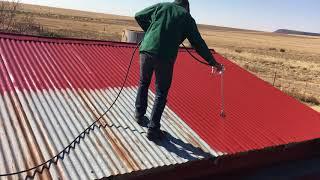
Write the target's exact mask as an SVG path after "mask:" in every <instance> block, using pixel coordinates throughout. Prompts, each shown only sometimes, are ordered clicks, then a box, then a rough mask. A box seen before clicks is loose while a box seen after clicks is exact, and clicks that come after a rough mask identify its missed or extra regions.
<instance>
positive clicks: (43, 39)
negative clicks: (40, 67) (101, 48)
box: [0, 32, 137, 47]
mask: <svg viewBox="0 0 320 180" xmlns="http://www.w3.org/2000/svg"><path fill="white" fill-rule="evenodd" d="M0 38H6V39H13V40H21V41H36V42H53V43H65V44H87V45H110V46H125V47H135V46H136V45H137V43H127V42H120V41H119V42H118V41H104V40H93V39H80V38H57V37H45V36H37V35H25V34H16V33H5V32H0Z"/></svg>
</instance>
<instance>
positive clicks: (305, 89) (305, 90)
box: [303, 82, 308, 96]
mask: <svg viewBox="0 0 320 180" xmlns="http://www.w3.org/2000/svg"><path fill="white" fill-rule="evenodd" d="M307 87H308V82H306V86H305V88H304V94H303V96H306V92H307Z"/></svg>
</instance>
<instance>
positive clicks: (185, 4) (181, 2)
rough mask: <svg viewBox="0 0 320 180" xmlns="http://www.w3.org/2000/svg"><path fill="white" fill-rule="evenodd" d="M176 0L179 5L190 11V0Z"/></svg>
mask: <svg viewBox="0 0 320 180" xmlns="http://www.w3.org/2000/svg"><path fill="white" fill-rule="evenodd" d="M174 2H175V3H176V4H178V5H179V6H182V7H184V8H185V9H186V10H187V11H188V12H190V5H189V1H188V0H175V1H174Z"/></svg>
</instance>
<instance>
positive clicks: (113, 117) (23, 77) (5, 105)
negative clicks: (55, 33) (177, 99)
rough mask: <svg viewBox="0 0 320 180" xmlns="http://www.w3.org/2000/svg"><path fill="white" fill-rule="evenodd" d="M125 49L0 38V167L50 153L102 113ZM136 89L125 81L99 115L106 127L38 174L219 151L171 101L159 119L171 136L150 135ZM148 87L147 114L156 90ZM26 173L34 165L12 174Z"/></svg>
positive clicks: (139, 164)
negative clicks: (139, 119) (139, 116)
mask: <svg viewBox="0 0 320 180" xmlns="http://www.w3.org/2000/svg"><path fill="white" fill-rule="evenodd" d="M119 45H121V44H119ZM131 50H132V48H131V46H129V47H121V46H114V45H112V44H111V43H110V44H108V43H106V44H105V45H83V44H71V43H68V44H64V43H52V42H39V41H27V40H26V41H21V40H14V39H12V38H3V37H2V38H0V53H1V57H0V58H1V63H0V73H1V76H0V78H1V81H0V82H1V83H0V85H1V86H0V87H1V89H0V94H1V95H0V106H1V109H0V137H1V141H0V147H1V148H0V174H3V173H9V172H15V171H19V170H24V169H28V168H31V167H33V166H35V165H38V164H41V163H42V162H44V161H46V160H48V159H50V158H51V157H53V156H54V155H56V154H58V153H59V152H60V151H61V150H63V148H64V147H65V146H67V145H68V144H69V143H70V142H72V141H73V140H74V138H75V137H77V136H78V134H80V133H81V132H82V131H83V130H84V129H86V128H87V127H88V126H89V125H90V124H91V123H93V122H94V120H95V119H97V118H98V117H99V116H101V115H102V114H103V113H104V112H105V111H106V110H107V108H108V107H109V106H110V104H111V103H112V101H113V100H114V99H115V97H116V94H117V93H118V92H119V90H120V87H117V85H118V83H119V85H120V84H121V82H122V78H123V77H122V76H123V73H124V69H126V66H127V61H128V60H129V59H128V57H129V56H130V53H131ZM90 51H91V52H90ZM109 62H112V63H113V64H112V65H113V66H111V65H110V64H109ZM115 64H119V66H118V65H117V66H115ZM135 66H137V65H135ZM98 71H100V72H99V74H96V73H97V72H98ZM112 76H114V77H112ZM133 79H134V78H131V82H133V81H135V80H133ZM129 81H130V80H129ZM136 89H137V87H136V86H128V87H126V88H125V89H124V91H123V93H122V95H121V96H120V98H119V100H118V101H117V103H116V104H115V106H114V108H113V109H112V110H111V112H110V113H108V114H107V115H106V116H105V117H104V118H103V120H102V121H101V123H102V124H103V125H106V128H100V129H96V130H95V131H94V132H92V133H90V134H89V135H87V136H86V138H84V139H83V140H82V141H80V144H79V145H76V146H75V149H74V150H71V151H70V153H68V154H66V155H65V158H64V159H63V161H59V162H58V164H57V165H52V167H51V168H50V170H49V171H47V170H45V171H44V173H42V174H41V175H37V176H36V177H37V178H40V179H51V178H52V179H58V178H63V179H95V178H102V177H109V176H111V175H118V174H124V173H130V172H132V171H140V170H145V169H151V168H156V167H160V166H169V165H174V164H181V163H184V162H188V161H193V160H198V159H202V158H205V157H209V156H211V154H212V155H217V153H216V152H214V151H212V150H211V148H210V147H209V146H208V145H207V144H206V143H205V142H204V141H203V140H202V139H201V138H200V137H199V136H198V135H197V134H196V133H195V132H194V131H193V130H192V129H191V128H189V127H188V126H187V125H186V124H185V123H184V121H182V120H181V119H180V118H179V116H178V115H177V114H175V113H174V112H173V111H171V110H170V109H169V108H166V110H165V113H164V121H163V129H164V130H165V131H167V132H168V140H169V141H164V142H162V143H161V144H159V145H156V144H154V143H152V142H150V141H148V140H147V138H146V137H145V132H146V128H142V127H140V126H139V125H138V124H136V123H135V122H134V120H133V112H134V108H133V107H134V99H135V94H136ZM149 94H150V104H149V109H148V114H150V112H151V109H150V107H151V105H152V104H151V103H152V101H153V98H154V96H153V94H152V92H150V93H149ZM209 153H210V154H209ZM26 175H29V176H32V175H33V172H29V173H28V174H26V173H24V174H21V175H20V176H14V177H15V178H17V179H20V178H24V177H25V176H26Z"/></svg>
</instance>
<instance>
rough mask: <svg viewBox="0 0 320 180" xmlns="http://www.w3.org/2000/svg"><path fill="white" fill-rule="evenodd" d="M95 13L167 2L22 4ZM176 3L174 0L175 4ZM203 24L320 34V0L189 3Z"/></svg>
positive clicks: (129, 11) (54, 0)
mask: <svg viewBox="0 0 320 180" xmlns="http://www.w3.org/2000/svg"><path fill="white" fill-rule="evenodd" d="M20 1H21V2H22V3H28V4H38V5H45V6H53V7H60V8H68V9H78V10H85V11H91V12H101V13H108V14H118V15H126V16H134V14H135V13H136V12H138V11H139V10H142V9H143V8H145V7H147V6H150V5H153V4H156V3H158V2H166V0H20ZM172 1H173V0H172ZM189 2H190V8H191V14H192V16H193V17H194V18H195V20H196V21H197V23H199V24H210V25H217V26H225V27H234V28H242V29H253V30H261V31H275V30H277V29H292V30H301V31H308V32H316V33H320V20H319V19H320V1H319V0H264V1H262V0H189Z"/></svg>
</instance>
